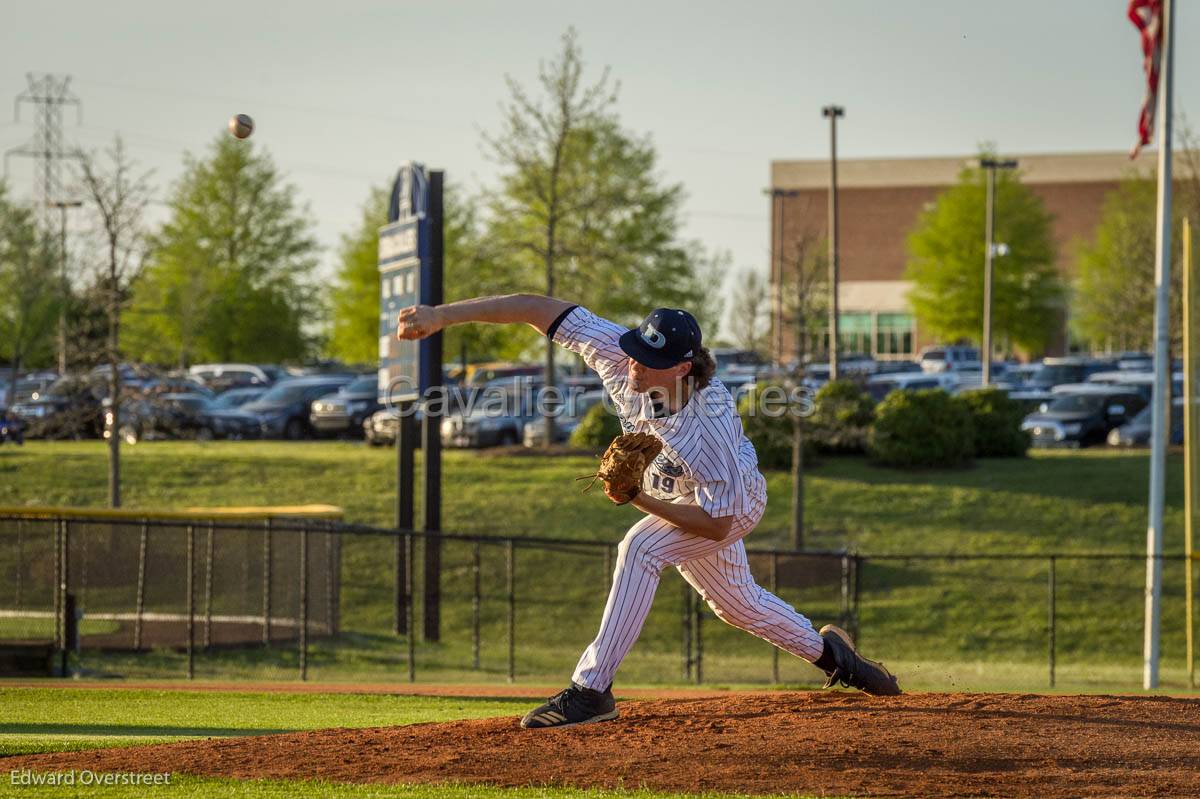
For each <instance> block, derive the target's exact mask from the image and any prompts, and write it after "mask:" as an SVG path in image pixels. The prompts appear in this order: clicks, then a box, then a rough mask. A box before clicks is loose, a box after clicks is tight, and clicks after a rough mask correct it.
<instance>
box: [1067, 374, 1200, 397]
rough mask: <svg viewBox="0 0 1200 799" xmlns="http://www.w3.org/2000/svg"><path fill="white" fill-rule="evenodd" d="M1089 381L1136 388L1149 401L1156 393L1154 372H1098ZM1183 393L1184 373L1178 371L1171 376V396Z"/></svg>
mask: <svg viewBox="0 0 1200 799" xmlns="http://www.w3.org/2000/svg"><path fill="white" fill-rule="evenodd" d="M1087 382H1088V383H1098V384H1103V385H1109V386H1122V387H1123V388H1130V389H1135V390H1136V391H1138V392H1139V393H1140V394H1141V395H1142V396H1143V397H1145V398H1146V400H1147V401H1149V399H1150V397H1151V396H1152V395H1153V393H1154V372H1137V371H1122V370H1117V371H1115V372H1112V371H1110V372H1096V373H1095V374H1093V375H1091V376H1090V377H1088V379H1087ZM1182 394H1183V373H1182V372H1176V373H1175V374H1173V375H1172V376H1171V396H1172V397H1178V396H1181V395H1182Z"/></svg>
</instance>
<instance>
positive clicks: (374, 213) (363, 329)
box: [327, 186, 388, 363]
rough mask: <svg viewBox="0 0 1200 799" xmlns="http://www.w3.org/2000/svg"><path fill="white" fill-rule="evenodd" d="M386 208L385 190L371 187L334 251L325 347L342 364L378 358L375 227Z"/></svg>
mask: <svg viewBox="0 0 1200 799" xmlns="http://www.w3.org/2000/svg"><path fill="white" fill-rule="evenodd" d="M387 209H388V190H387V188H386V187H383V186H376V187H374V188H372V189H371V193H370V196H369V197H368V198H367V202H366V203H365V204H364V205H363V208H362V219H361V221H360V223H359V226H358V228H356V229H355V230H354V232H353V233H345V234H343V235H342V241H341V246H340V247H339V249H338V262H339V265H338V272H337V277H336V278H334V284H333V289H332V290H331V291H330V308H329V319H330V330H329V338H328V344H327V348H328V351H329V354H330V355H331V356H332V357H334V358H338V359H340V360H342V361H344V362H346V363H372V362H374V361H377V360H378V359H379V228H381V227H383V226H384V225H386V224H387V221H388V219H387Z"/></svg>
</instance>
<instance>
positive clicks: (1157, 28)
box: [1129, 0, 1163, 158]
mask: <svg viewBox="0 0 1200 799" xmlns="http://www.w3.org/2000/svg"><path fill="white" fill-rule="evenodd" d="M1162 6H1163V4H1162V0H1129V21H1130V22H1132V23H1133V24H1134V27H1136V28H1137V29H1138V32H1139V33H1140V34H1141V37H1142V56H1143V63H1144V65H1145V69H1146V99H1145V100H1143V101H1142V111H1141V113H1140V114H1139V115H1138V140H1137V144H1135V145H1133V151H1132V152H1131V153H1130V154H1129V157H1130V158H1137V154H1138V153H1139V152H1140V151H1141V149H1142V147H1143V146H1145V145H1147V144H1149V143H1150V138H1151V136H1152V135H1153V133H1154V110H1155V108H1157V106H1158V67H1159V62H1160V59H1161V56H1162Z"/></svg>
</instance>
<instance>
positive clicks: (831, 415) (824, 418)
mask: <svg viewBox="0 0 1200 799" xmlns="http://www.w3.org/2000/svg"><path fill="white" fill-rule="evenodd" d="M813 405H814V408H813V415H812V416H811V417H810V418H809V420H808V422H809V429H810V430H811V431H812V438H813V442H814V443H815V444H816V446H817V449H818V450H820V451H821V452H839V453H845V452H859V453H861V452H865V451H866V448H867V437H868V436H869V435H870V432H871V422H872V421H874V419H875V402H874V400H872V399H871V395H870V394H868V393H866V392H865V391H863V390H862V387H861V386H860V385H859V384H858V383H855V382H854V381H853V380H833V381H831V382H829V383H826V384H825V385H823V386H821V388H820V390H819V391H817V394H816V397H814V398H813Z"/></svg>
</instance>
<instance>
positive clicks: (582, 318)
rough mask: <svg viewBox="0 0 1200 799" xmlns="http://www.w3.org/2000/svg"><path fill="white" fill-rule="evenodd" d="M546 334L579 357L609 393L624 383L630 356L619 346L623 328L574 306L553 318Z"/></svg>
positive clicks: (585, 309) (580, 306) (579, 306)
mask: <svg viewBox="0 0 1200 799" xmlns="http://www.w3.org/2000/svg"><path fill="white" fill-rule="evenodd" d="M548 332H549V336H550V340H551V341H553V342H554V343H555V344H558V345H560V346H562V347H565V348H566V349H568V350H570V351H571V352H573V353H575V354H576V355H579V356H580V357H582V358H583V362H584V363H586V364H587V365H588V368H590V369H592V370H594V371H595V372H596V373H597V374H598V375H600V379H601V380H603V381H604V384H605V386H607V387H608V388H609V389H610V390H612V389H613V388H614V387H615V386H617V385H618V384H621V383H624V382H625V379H626V375H627V369H628V366H627V364H628V361H629V356H628V355H626V354H625V352H624V350H622V349H621V345H620V338H621V334H623V333H624V332H625V328H623V327H621V326H620V325H618V324H615V323H614V322H610V321H608V320H607V319H604V318H602V317H599V316H596V314H594V313H592V312H591V311H589V310H588V309H587V308H584V307H583V306H582V305H576V306H575V307H574V308H569V309H567V311H566V312H564V313H563V315H562V316H560V317H559V318H558V319H556V320H555V322H554V324H553V325H551V326H550V330H549V331H548Z"/></svg>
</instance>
